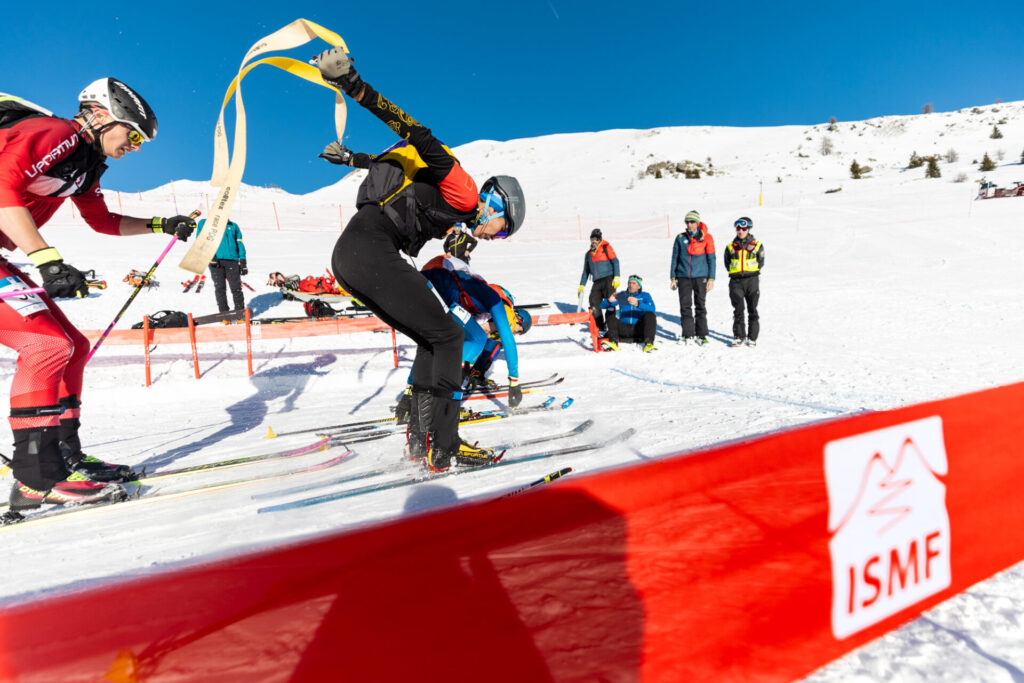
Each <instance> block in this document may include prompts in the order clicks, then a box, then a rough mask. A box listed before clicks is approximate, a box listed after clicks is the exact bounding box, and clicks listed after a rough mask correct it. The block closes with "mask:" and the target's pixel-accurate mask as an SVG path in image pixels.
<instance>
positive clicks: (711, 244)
mask: <svg viewBox="0 0 1024 683" xmlns="http://www.w3.org/2000/svg"><path fill="white" fill-rule="evenodd" d="M668 272H669V277H672V278H675V279H679V278H686V277H692V278H698V277H706V278H708V279H709V280H714V279H715V240H714V238H713V237H711V233H710V232H708V226H706V225H704V223H701V224H700V225H698V226H697V233H696V234H695V235H693V236H691V235H690V233H689V232H688V231H686V230H683V231H682V232H681V233H679V234H678V235H676V241H675V243H674V244H673V245H672V262H671V263H670V264H669V267H668Z"/></svg>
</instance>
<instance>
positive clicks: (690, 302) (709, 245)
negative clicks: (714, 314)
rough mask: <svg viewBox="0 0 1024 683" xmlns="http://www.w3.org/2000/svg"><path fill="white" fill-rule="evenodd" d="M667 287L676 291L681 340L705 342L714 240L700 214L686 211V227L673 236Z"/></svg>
mask: <svg viewBox="0 0 1024 683" xmlns="http://www.w3.org/2000/svg"><path fill="white" fill-rule="evenodd" d="M669 273H670V274H671V278H672V279H671V281H670V286H671V288H672V289H678V291H679V323H680V325H681V326H682V328H683V329H682V337H681V339H680V343H683V344H686V343H689V342H690V341H691V340H692V339H693V338H694V337H695V336H696V338H697V344H699V345H703V344H707V343H708V310H707V306H706V305H705V300H706V297H707V293H708V292H710V291H711V290H712V289H713V288H714V286H715V240H714V238H712V237H711V233H710V232H708V226H706V225H704V223H703V222H702V221H701V220H700V214H699V213H697V212H696V211H690V212H689V213H687V214H686V230H684V231H683V232H681V233H679V234H678V235H677V236H676V241H675V243H674V244H673V245H672V263H671V264H670V266H669Z"/></svg>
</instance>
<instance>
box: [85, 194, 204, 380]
mask: <svg viewBox="0 0 1024 683" xmlns="http://www.w3.org/2000/svg"><path fill="white" fill-rule="evenodd" d="M201 213H202V212H201V211H199V210H198V209H196V210H195V211H193V212H192V213H190V214H189V215H188V217H189V218H192V219H195V218H198V217H199V215H200V214H201ZM177 241H178V236H177V235H172V236H171V241H170V242H168V243H167V246H166V247H164V250H163V251H162V252H160V256H158V257H157V259H156V263H154V264H153V265H152V266H150V267H149V270H148V271H146V275H145V277H143V278H142V281H141V282H139V284H137V285H135V289H134V290H133V291H132V293H131V295H129V297H128V301H125V302H124V306H122V307H121V310H120V311H118V312H117V315H115V316H114V319H113V320H111V321H110V324H109V325H107V329H105V330H103V334H101V335H100V338H99V339H97V340H96V343H95V344H94V345H93V347H92V350H91V351H89V355H88V356H87V357H86V359H85V362H86V363H88V362H89V361H90V360H92V357H93V356H94V355H95V354H96V349H98V348H100V344H102V343H103V340H104V339H106V338H107V335H109V334H110V331H111V330H113V329H114V325H116V324H117V321H118V320H120V319H121V316H122V315H124V312H125V311H127V310H128V307H129V306H131V304H132V302H133V301H135V297H136V296H138V294H139V292H141V291H142V288H143V287H145V286H146V283H147V282H149V278H151V277H153V273H154V272H155V271H156V269H157V267H158V266H159V265H160V263H161V262H162V261H163V260H164V257H165V256H167V254H169V253H170V252H171V248H172V247H174V243H175V242H177Z"/></svg>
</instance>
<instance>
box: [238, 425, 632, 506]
mask: <svg viewBox="0 0 1024 683" xmlns="http://www.w3.org/2000/svg"><path fill="white" fill-rule="evenodd" d="M635 432H636V430H635V429H633V428H632V427H630V428H629V429H627V430H626V431H624V432H621V433H620V434H617V435H615V436H613V437H610V438H608V439H603V440H600V441H592V442H590V443H585V444H581V445H579V446H568V447H566V448H556V449H552V450H547V451H540V452H537V453H531V454H530V455H524V456H521V457H518V458H510V459H504V458H502V459H500V460H498V461H497V462H494V463H492V464H490V465H482V466H478V467H467V468H462V469H450V470H447V471H445V472H436V473H435V472H423V473H420V474H417V475H415V476H412V477H403V478H401V479H393V480H391V481H385V482H379V483H376V484H369V485H367V486H362V487H359V488H355V489H350V490H347V491H337V492H334V493H326V494H323V495H320V496H313V497H311V498H301V499H299V500H294V501H290V502H287V503H280V504H278V505H270V506H267V507H262V508H259V509H258V510H257V511H256V512H258V513H260V514H264V513H268V512H280V511H284V510H294V509H297V508H303V507H309V506H312V505H319V504H320V503H327V502H330V501H334V500H341V499H343V498H353V497H355V496H361V495H364V494H368V493H376V492H378V491H390V490H393V489H398V488H404V487H406V486H415V485H416V484H420V483H423V482H427V481H435V480H437V479H442V478H444V477H450V476H453V475H456V474H463V473H465V472H479V471H483V470H491V469H494V468H496V467H505V466H508V465H516V464H519V463H524V462H532V461H535V460H546V459H548V458H554V457H558V456H562V455H571V454H573V453H583V452H586V451H595V450H598V449H601V448H605V447H606V446H610V445H612V444H615V443H619V442H621V441H625V440H626V439H628V438H630V437H631V436H633V434H634V433H635ZM325 485H326V484H325Z"/></svg>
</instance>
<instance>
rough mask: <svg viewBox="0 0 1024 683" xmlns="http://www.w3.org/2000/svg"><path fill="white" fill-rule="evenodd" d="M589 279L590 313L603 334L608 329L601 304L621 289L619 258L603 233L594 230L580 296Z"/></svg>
mask: <svg viewBox="0 0 1024 683" xmlns="http://www.w3.org/2000/svg"><path fill="white" fill-rule="evenodd" d="M587 278H593V280H594V284H593V286H592V287H591V288H590V312H591V314H593V316H594V322H596V323H597V329H599V330H601V331H602V332H603V331H605V330H606V329H607V328H606V326H605V322H604V314H603V313H602V311H601V302H602V301H604V300H605V299H607V298H608V297H610V296H611V295H612V294H614V293H615V290H617V289H618V288H619V257H618V256H616V255H615V250H614V249H612V245H610V244H608V243H607V242H606V241H604V239H603V237H602V235H601V231H600V230H598V229H597V228H594V229H593V230H591V231H590V250H589V251H587V253H586V254H584V256H583V275H582V276H581V277H580V287H579V290H577V293H578V295H579V296H582V295H583V288H584V287H586V286H587Z"/></svg>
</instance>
